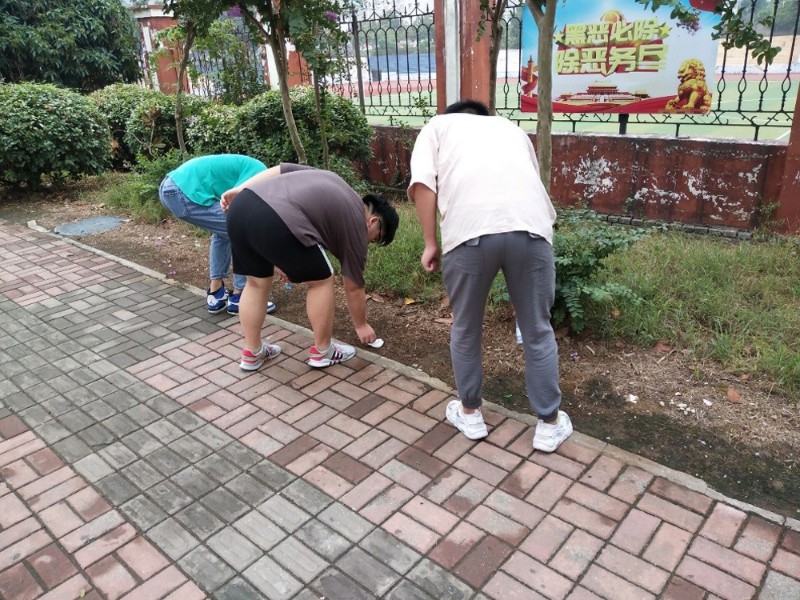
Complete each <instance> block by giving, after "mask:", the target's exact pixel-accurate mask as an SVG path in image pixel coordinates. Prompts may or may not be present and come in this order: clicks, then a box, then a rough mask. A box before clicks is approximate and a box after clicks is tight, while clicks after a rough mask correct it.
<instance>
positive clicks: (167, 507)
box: [145, 481, 194, 515]
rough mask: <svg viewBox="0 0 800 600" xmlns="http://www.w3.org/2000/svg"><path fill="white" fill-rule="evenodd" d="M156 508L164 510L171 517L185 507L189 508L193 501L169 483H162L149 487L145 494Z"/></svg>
mask: <svg viewBox="0 0 800 600" xmlns="http://www.w3.org/2000/svg"><path fill="white" fill-rule="evenodd" d="M145 494H146V495H147V497H148V498H150V499H151V500H152V501H153V502H154V503H155V505H156V506H158V507H159V508H161V509H162V510H164V511H165V512H166V513H167V514H170V515H173V514H175V513H176V512H178V511H179V510H180V509H182V508H184V507H185V506H189V505H190V504H191V503H192V502H194V500H193V499H192V497H191V496H190V495H189V494H187V493H186V492H184V491H183V490H182V489H180V488H179V487H178V486H177V485H175V484H174V483H172V482H171V481H162V482H161V483H157V484H156V485H154V486H153V487H151V488H150V489H149V490H147V492H145Z"/></svg>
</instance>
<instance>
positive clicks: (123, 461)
mask: <svg viewBox="0 0 800 600" xmlns="http://www.w3.org/2000/svg"><path fill="white" fill-rule="evenodd" d="M99 454H100V456H102V457H103V459H104V460H105V461H106V462H107V463H108V464H109V465H111V466H112V467H114V468H115V469H121V468H122V467H124V466H125V465H129V464H131V463H132V462H133V461H135V460H136V459H137V458H138V456H136V454H134V453H133V451H132V450H131V449H130V448H128V447H127V446H126V445H125V444H123V443H122V442H114V443H113V444H110V445H108V446H106V447H105V448H103V449H102V450H100V451H99Z"/></svg>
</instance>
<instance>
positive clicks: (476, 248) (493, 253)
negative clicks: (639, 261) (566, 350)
mask: <svg viewBox="0 0 800 600" xmlns="http://www.w3.org/2000/svg"><path fill="white" fill-rule="evenodd" d="M500 270H502V271H503V274H504V275H505V278H506V285H507V286H508V293H509V296H510V297H511V303H512V304H513V305H514V310H516V313H517V320H518V321H519V328H520V331H522V341H523V343H522V347H523V350H524V352H525V386H526V388H527V391H528V400H529V401H530V403H531V408H532V409H533V411H534V412H535V413H536V414H537V415H538V416H539V418H541V419H544V420H550V419H552V418H554V417H555V416H556V413H557V412H558V408H559V406H560V405H561V390H560V388H559V387H558V346H557V345H556V339H555V335H554V333H553V327H552V325H551V324H550V309H551V307H552V306H553V302H554V300H555V287H556V271H555V263H554V261H553V247H552V246H551V245H550V244H549V243H548V242H547V240H545V239H543V238H541V237H538V236H532V235H530V234H528V233H527V232H524V231H513V232H510V233H498V234H493V235H485V236H482V237H480V238H476V239H474V240H470V241H468V242H465V243H463V244H461V245H460V246H458V247H456V248H454V249H453V250H451V251H450V252H448V253H446V254H445V255H444V256H443V257H442V271H443V274H444V283H445V286H446V287H447V293H448V295H449V296H450V306H451V307H452V309H453V327H452V331H451V333H450V357H451V360H452V362H453V371H454V373H455V379H456V387H457V388H458V396H459V398H461V401H462V403H463V404H464V406H465V407H466V408H478V407H479V406H480V405H481V393H482V388H483V366H482V364H481V339H482V337H483V315H484V311H485V308H486V299H487V297H488V295H489V290H490V288H491V286H492V282H493V281H494V278H495V276H496V275H497V273H498V272H499V271H500Z"/></svg>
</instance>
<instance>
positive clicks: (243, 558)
mask: <svg viewBox="0 0 800 600" xmlns="http://www.w3.org/2000/svg"><path fill="white" fill-rule="evenodd" d="M207 543H208V546H209V547H210V548H211V549H212V550H213V551H214V552H216V553H217V554H219V555H220V556H221V557H222V559H223V560H224V561H225V562H227V563H228V564H229V565H230V566H231V567H233V568H234V569H235V570H236V571H244V570H245V569H246V568H247V567H249V566H250V565H251V564H253V563H254V562H255V561H256V560H257V559H258V558H259V557H260V556H261V554H262V553H261V549H260V548H259V547H258V546H256V545H255V544H254V543H252V542H251V541H250V540H248V539H247V538H246V537H244V536H243V535H242V534H241V533H239V532H238V531H236V530H235V529H234V528H233V527H225V528H224V529H223V530H222V531H220V532H219V533H217V534H215V535H213V536H212V537H211V538H209V540H208V542H207Z"/></svg>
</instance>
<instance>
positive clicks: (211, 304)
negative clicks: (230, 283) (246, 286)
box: [206, 286, 228, 315]
mask: <svg viewBox="0 0 800 600" xmlns="http://www.w3.org/2000/svg"><path fill="white" fill-rule="evenodd" d="M206 293H207V296H206V308H207V309H208V312H209V313H210V314H212V315H216V314H218V313H221V312H222V311H223V310H225V307H226V306H228V290H226V289H225V286H222V287H221V288H219V289H218V290H217V291H216V292H212V291H211V290H210V289H209V290H208V291H207V292H206Z"/></svg>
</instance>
